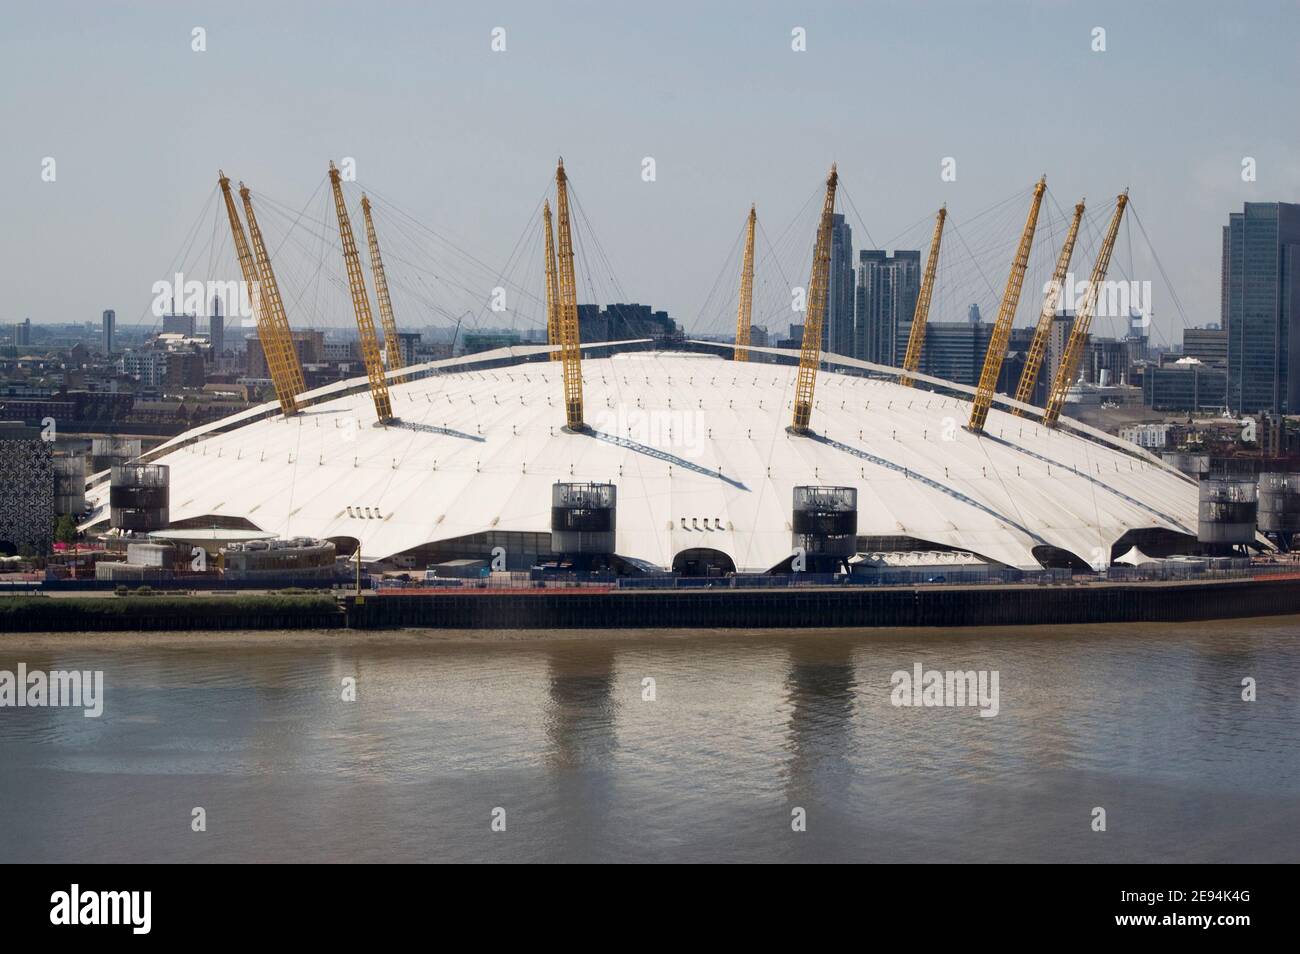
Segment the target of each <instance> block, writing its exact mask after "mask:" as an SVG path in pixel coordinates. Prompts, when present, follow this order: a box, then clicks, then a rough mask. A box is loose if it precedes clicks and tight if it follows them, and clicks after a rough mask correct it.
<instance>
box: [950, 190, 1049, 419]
mask: <svg viewBox="0 0 1300 954" xmlns="http://www.w3.org/2000/svg"><path fill="white" fill-rule="evenodd" d="M1046 191H1047V176H1043V177H1042V178H1041V179H1039V180H1038V184H1037V185H1035V186H1034V201H1033V203H1032V204H1031V205H1030V207H1029V216H1028V217H1027V218H1026V219H1025V230H1024V231H1023V232H1022V233H1021V235H1020V245H1019V247H1018V248H1017V249H1016V257H1015V259H1013V260H1012V262H1011V274H1009V275H1008V276H1007V287H1006V288H1005V289H1004V290H1003V292H1002V305H1001V307H1000V308H998V320H997V321H996V322H995V323H994V325H993V334H992V335H991V336H990V338H989V350H988V351H987V352H986V353H985V355H984V369H983V370H982V371H981V372H980V382H979V389H978V390H977V391H976V392H975V400H974V401H973V402H972V403H971V408H970V421H969V422H968V423H967V425H966V426H967V429H968V430H970V431H972V432H973V433H976V434H979V433H982V432H983V430H984V421H985V420H986V419H987V418H988V416H989V406H990V405H991V404H992V403H993V392H994V391H995V390H996V389H997V386H998V374H999V373H1000V372H1001V370H1002V359H1003V358H1004V357H1006V354H1007V342H1008V341H1010V340H1011V323H1012V322H1014V321H1015V320H1016V305H1018V304H1019V303H1020V289H1021V287H1022V286H1023V285H1024V283H1025V269H1027V268H1028V267H1029V251H1030V249H1031V248H1032V247H1033V244H1034V229H1036V228H1037V227H1038V210H1039V208H1040V207H1041V206H1042V204H1043V193H1044V192H1046Z"/></svg>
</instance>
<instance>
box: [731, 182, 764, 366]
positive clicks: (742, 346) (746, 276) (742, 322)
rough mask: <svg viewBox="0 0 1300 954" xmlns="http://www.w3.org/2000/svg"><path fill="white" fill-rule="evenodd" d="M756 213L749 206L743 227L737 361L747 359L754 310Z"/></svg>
mask: <svg viewBox="0 0 1300 954" xmlns="http://www.w3.org/2000/svg"><path fill="white" fill-rule="evenodd" d="M757 222H758V213H757V211H756V210H755V208H754V206H752V205H751V206H750V207H749V224H748V225H747V226H746V227H745V257H744V259H743V260H742V262H741V265H740V304H739V305H737V306H736V353H735V359H736V360H737V361H748V360H749V325H750V318H751V316H752V315H753V311H754V225H755V223H757Z"/></svg>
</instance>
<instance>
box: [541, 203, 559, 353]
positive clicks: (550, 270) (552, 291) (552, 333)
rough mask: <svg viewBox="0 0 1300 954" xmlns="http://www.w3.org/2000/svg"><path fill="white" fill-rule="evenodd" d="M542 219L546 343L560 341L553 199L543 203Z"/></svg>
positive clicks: (555, 343) (556, 343)
mask: <svg viewBox="0 0 1300 954" xmlns="http://www.w3.org/2000/svg"><path fill="white" fill-rule="evenodd" d="M542 221H543V222H544V223H545V229H546V343H547V344H548V345H551V346H552V347H554V346H555V345H558V344H559V343H560V289H559V286H558V284H557V282H558V279H557V278H556V276H555V232H554V231H553V230H552V229H551V200H550V199H547V200H546V201H545V202H543V203H542ZM551 360H552V361H559V360H560V352H559V351H552V352H551Z"/></svg>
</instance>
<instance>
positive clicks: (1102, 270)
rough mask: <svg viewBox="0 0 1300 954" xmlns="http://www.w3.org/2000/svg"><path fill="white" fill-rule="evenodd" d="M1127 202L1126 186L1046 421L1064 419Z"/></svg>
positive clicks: (1076, 321) (1068, 345) (1050, 424)
mask: <svg viewBox="0 0 1300 954" xmlns="http://www.w3.org/2000/svg"><path fill="white" fill-rule="evenodd" d="M1126 205H1128V190H1127V189H1125V190H1124V191H1123V192H1122V193H1120V195H1119V196H1118V197H1117V199H1116V202H1115V214H1114V215H1113V216H1111V219H1110V226H1109V227H1108V228H1107V229H1106V237H1105V238H1104V239H1102V242H1101V250H1100V251H1099V252H1097V261H1096V262H1094V263H1093V266H1092V277H1091V278H1089V279H1088V288H1087V291H1085V292H1084V293H1083V303H1082V304H1081V305H1080V306H1079V311H1078V312H1077V313H1076V314H1075V316H1074V327H1073V328H1071V329H1070V340H1069V341H1068V342H1067V343H1066V345H1065V354H1064V355H1062V357H1061V364H1060V366H1059V367H1058V368H1057V369H1056V379H1055V380H1054V381H1052V390H1051V393H1050V394H1049V395H1048V397H1047V409H1046V410H1045V411H1044V412H1043V423H1044V424H1046V425H1047V426H1048V427H1055V426H1056V424H1057V422H1058V421H1059V420H1060V419H1061V408H1062V407H1064V406H1065V395H1066V392H1068V391H1069V390H1070V385H1071V384H1073V383H1074V378H1075V375H1077V374H1078V373H1079V365H1080V364H1081V363H1082V362H1083V349H1084V348H1085V347H1086V346H1087V344H1088V328H1089V326H1090V325H1091V324H1092V316H1093V313H1094V312H1095V311H1096V310H1097V296H1098V295H1100V294H1101V285H1102V282H1104V281H1105V280H1106V270H1107V269H1109V268H1110V256H1111V253H1112V252H1113V251H1115V239H1116V238H1117V237H1118V236H1119V222H1120V219H1122V218H1123V217H1124V207H1125V206H1126Z"/></svg>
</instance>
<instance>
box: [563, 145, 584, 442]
mask: <svg viewBox="0 0 1300 954" xmlns="http://www.w3.org/2000/svg"><path fill="white" fill-rule="evenodd" d="M568 182H569V180H568V178H567V177H566V176H565V174H564V160H563V159H561V160H560V162H559V165H557V166H556V168H555V208H556V213H557V216H558V217H559V220H560V222H559V228H560V254H559V270H560V277H559V291H560V296H559V312H560V314H559V318H560V360H561V361H563V362H564V416H565V423H566V425H567V426H568V428H569V430H571V431H584V430H586V429H587V425H586V424H585V423H583V420H582V348H581V347H580V346H579V341H578V285H577V279H576V278H575V276H574V272H573V233H572V231H571V230H570V227H569V186H568Z"/></svg>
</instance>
